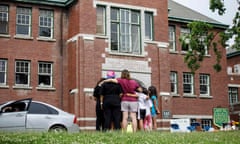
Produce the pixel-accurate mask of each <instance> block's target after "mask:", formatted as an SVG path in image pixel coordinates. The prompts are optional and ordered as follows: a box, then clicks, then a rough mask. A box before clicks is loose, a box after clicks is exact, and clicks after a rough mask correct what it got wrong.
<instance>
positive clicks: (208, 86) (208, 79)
mask: <svg viewBox="0 0 240 144" xmlns="http://www.w3.org/2000/svg"><path fill="white" fill-rule="evenodd" d="M201 75H202V76H207V84H204V85H207V94H201V93H200V96H210V75H208V74H200V75H199V79H200V76H201ZM201 85H202V84H200V83H199V86H201ZM199 91H200V88H199Z"/></svg>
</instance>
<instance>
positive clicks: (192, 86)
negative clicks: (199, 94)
mask: <svg viewBox="0 0 240 144" xmlns="http://www.w3.org/2000/svg"><path fill="white" fill-rule="evenodd" d="M186 76H187V77H186ZM189 78H190V79H189ZM186 80H187V81H186ZM186 85H189V88H190V92H189V93H188V92H186V90H185V89H186ZM183 93H184V94H194V75H193V74H192V73H190V72H184V73H183Z"/></svg>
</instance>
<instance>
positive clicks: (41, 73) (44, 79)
mask: <svg viewBox="0 0 240 144" xmlns="http://www.w3.org/2000/svg"><path fill="white" fill-rule="evenodd" d="M52 74H53V73H52V63H48V62H39V63H38V85H39V86H47V87H51V86H52Z"/></svg>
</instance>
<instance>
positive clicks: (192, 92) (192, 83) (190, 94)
mask: <svg viewBox="0 0 240 144" xmlns="http://www.w3.org/2000/svg"><path fill="white" fill-rule="evenodd" d="M184 74H189V75H191V90H192V91H191V93H184V84H185V83H184ZM182 78H183V94H184V96H189V97H191V96H193V97H196V96H195V95H193V94H194V75H193V74H191V73H188V72H184V73H183V77H182Z"/></svg>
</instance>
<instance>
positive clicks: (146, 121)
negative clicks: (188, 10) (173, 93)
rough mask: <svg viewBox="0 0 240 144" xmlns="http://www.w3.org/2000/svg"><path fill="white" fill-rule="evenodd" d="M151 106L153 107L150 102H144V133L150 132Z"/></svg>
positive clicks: (149, 100)
mask: <svg viewBox="0 0 240 144" xmlns="http://www.w3.org/2000/svg"><path fill="white" fill-rule="evenodd" d="M152 106H153V104H152V100H151V99H147V100H146V116H145V119H144V121H143V125H144V130H145V131H151V130H152V116H151V108H152Z"/></svg>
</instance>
